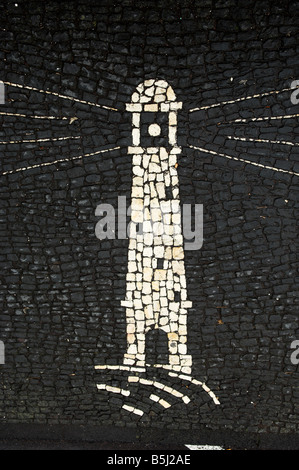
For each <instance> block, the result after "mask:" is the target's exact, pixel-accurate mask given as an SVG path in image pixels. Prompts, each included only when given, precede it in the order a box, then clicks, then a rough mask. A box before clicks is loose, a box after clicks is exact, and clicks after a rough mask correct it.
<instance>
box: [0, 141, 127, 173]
mask: <svg viewBox="0 0 299 470" xmlns="http://www.w3.org/2000/svg"><path fill="white" fill-rule="evenodd" d="M118 149H120V147H113V148H110V149H103V150H98V151H97V152H93V153H86V154H83V155H77V156H76V157H71V158H61V159H59V160H54V161H53V162H45V163H38V164H37V165H31V166H26V167H23V168H17V169H15V170H9V171H4V172H3V173H1V174H0V176H3V175H9V174H12V173H18V172H20V171H26V170H31V169H33V168H40V167H43V166H50V165H55V164H56V163H62V162H70V161H72V160H79V159H80V158H85V157H92V156H93V155H98V154H100V153H105V152H112V151H113V150H118Z"/></svg>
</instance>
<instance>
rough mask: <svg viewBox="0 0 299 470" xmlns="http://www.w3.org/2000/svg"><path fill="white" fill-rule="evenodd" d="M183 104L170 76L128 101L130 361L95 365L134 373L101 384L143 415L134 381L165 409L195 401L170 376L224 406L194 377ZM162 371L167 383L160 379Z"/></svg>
mask: <svg viewBox="0 0 299 470" xmlns="http://www.w3.org/2000/svg"><path fill="white" fill-rule="evenodd" d="M181 108H182V102H180V101H177V99H176V95H175V93H174V90H173V88H172V87H171V86H170V85H169V84H168V83H167V82H166V81H165V80H154V79H150V80H145V81H144V82H143V83H141V84H139V85H138V86H137V88H136V90H135V91H134V92H133V94H132V97H131V102H130V103H127V104H126V110H127V111H128V112H129V113H131V117H132V145H131V146H130V147H128V153H129V154H130V155H132V188H131V206H130V219H131V220H130V224H129V229H128V239H129V242H128V265H127V273H126V290H125V298H124V299H123V300H122V301H121V306H122V307H124V308H125V316H126V339H127V347H126V351H125V352H124V356H123V362H122V364H115V365H111V364H109V365H105V364H98V365H96V366H95V369H96V370H97V371H98V372H101V371H102V372H106V373H107V372H108V370H110V371H113V373H114V374H115V373H120V376H119V381H120V382H122V383H123V380H124V375H123V374H128V375H127V387H125V388H121V387H117V386H111V385H110V384H109V383H107V382H106V381H105V382H101V383H97V388H98V390H99V391H105V392H109V393H117V394H120V395H122V396H123V397H129V396H131V400H132V401H131V403H128V402H126V403H125V404H123V406H122V408H123V409H124V410H126V411H127V412H131V413H133V414H135V415H139V416H142V415H143V414H144V411H143V410H142V403H141V401H140V399H139V397H138V395H137V398H136V396H135V397H134V401H133V396H132V394H131V392H132V390H131V387H132V386H133V385H135V386H136V385H140V386H143V387H144V386H150V387H152V388H154V389H156V390H155V393H151V394H150V396H149V397H148V398H149V399H150V400H151V401H152V402H153V404H155V405H156V406H158V407H159V408H160V409H161V410H163V409H164V410H165V409H167V408H170V407H171V406H172V403H171V402H169V401H167V400H165V399H164V398H163V396H162V397H161V396H160V394H161V393H162V395H163V394H164V395H165V394H168V395H169V396H171V398H172V400H179V401H182V402H183V403H184V404H185V405H187V404H188V403H189V402H190V401H191V399H190V397H189V396H187V395H185V394H183V393H182V392H180V391H179V390H177V388H175V387H172V386H170V385H169V382H170V380H181V382H185V383H186V382H187V383H188V384H189V385H188V386H186V385H185V387H186V388H187V389H188V390H189V386H190V385H191V384H193V385H194V386H196V388H197V387H198V386H199V387H200V388H201V389H202V390H203V391H204V392H205V393H207V394H208V395H209V396H210V398H211V399H212V400H213V402H214V404H216V405H219V404H220V402H219V400H218V398H217V397H216V395H215V394H214V392H213V391H212V390H210V388H209V387H208V386H207V385H206V384H205V383H203V382H201V381H199V380H197V379H196V378H194V377H192V375H191V372H192V355H191V354H190V352H189V351H188V332H187V323H188V322H187V319H188V310H189V309H190V308H191V307H192V302H191V301H190V300H189V299H188V292H187V282H186V273H185V261H184V257H185V254H184V240H183V233H182V214H181V204H180V192H179V178H178V171H177V167H178V161H177V158H178V155H179V154H180V153H181V148H180V147H179V146H178V143H177V122H178V111H179V110H180V109H181ZM157 331H158V332H159V333H160V334H162V337H163V340H164V343H165V344H166V349H167V355H166V356H167V357H166V358H165V355H164V357H163V361H161V362H159V355H158V354H156V355H154V358H156V359H158V360H157V361H156V362H152V361H151V360H149V356H150V355H149V354H148V346H149V344H150V343H151V341H152V340H153V337H151V336H150V335H151V333H153V332H157ZM151 346H152V345H151ZM150 357H151V358H152V357H153V356H150ZM153 371H154V372H153ZM155 371H156V372H155ZM159 371H160V373H161V374H162V376H161V377H162V379H163V380H162V381H161V380H157V379H156V378H155V377H156V375H157V373H158V372H159ZM153 374H154V378H153ZM115 379H116V377H115V375H113V380H114V381H115ZM165 379H166V381H165ZM157 390H158V392H157ZM197 393H198V392H197ZM190 394H191V395H192V389H190V390H189V395H190Z"/></svg>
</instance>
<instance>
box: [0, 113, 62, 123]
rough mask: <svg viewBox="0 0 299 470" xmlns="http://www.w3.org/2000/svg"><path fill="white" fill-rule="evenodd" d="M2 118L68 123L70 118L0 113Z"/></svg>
mask: <svg viewBox="0 0 299 470" xmlns="http://www.w3.org/2000/svg"><path fill="white" fill-rule="evenodd" d="M0 115H1V116H17V117H22V118H28V119H57V120H60V121H68V120H69V118H68V117H65V116H63V117H58V116H37V115H36V116H35V115H33V114H31V115H27V114H20V113H5V112H0Z"/></svg>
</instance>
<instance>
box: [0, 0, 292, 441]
mask: <svg viewBox="0 0 299 470" xmlns="http://www.w3.org/2000/svg"><path fill="white" fill-rule="evenodd" d="M296 12H298V4H297V3H296V2H282V3H281V4H279V5H277V4H275V2H270V1H265V0H260V1H257V0H247V1H246V2H243V1H238V2H237V1H235V0H221V1H216V2H214V1H212V0H211V1H205V2H203V1H201V0H198V1H196V2H189V1H187V0H186V1H182V2H176V1H175V2H172V1H170V2H165V1H164V0H159V1H157V2H153V5H150V2H143V1H140V2H135V1H133V0H125V1H123V2H109V1H106V0H103V1H101V2H98V1H95V0H89V1H85V2H81V1H78V2H56V1H55V2H49V3H44V2H31V1H29V2H25V1H23V0H22V1H19V2H17V3H15V2H10V1H6V2H2V3H1V5H0V38H1V47H0V61H1V67H0V81H1V86H0V121H1V128H0V165H1V168H0V181H1V186H0V188H1V208H0V218H1V252H0V262H1V284H0V299H1V313H0V344H1V347H2V349H1V352H2V351H3V352H2V356H1V357H2V358H3V360H1V361H0V374H1V375H0V377H1V388H0V390H1V391H0V402H1V405H0V420H1V423H41V424H42V423H47V424H69V423H71V424H86V423H87V424H91V425H113V426H122V427H126V426H127V427H131V426H134V427H148V428H153V429H156V428H157V429H158V428H161V429H165V428H167V429H186V430H194V429H211V430H219V429H225V430H234V431H241V432H243V431H248V432H272V433H294V432H298V425H299V421H298V417H297V414H298V413H297V412H298V405H299V401H298V400H299V395H298V392H297V390H298V368H297V366H296V364H294V363H292V361H291V360H290V356H291V353H292V349H291V344H292V342H293V341H294V340H298V339H299V337H298V336H299V333H298V294H297V293H298V266H299V264H298V254H297V253H298V243H297V238H298V229H297V222H296V221H297V218H298V177H299V163H298V146H299V141H298V117H299V107H298V106H299V105H298V100H297V88H296V87H297V79H298V78H299V77H297V76H296V73H297V71H298V43H297V35H298V20H297V18H296V14H297V13H296ZM120 196H126V198H127V199H126V200H127V201H128V204H131V212H130V214H128V216H127V222H128V223H129V222H130V221H131V222H134V223H135V224H142V226H143V232H142V233H140V234H136V233H135V232H134V233H133V232H129V233H128V236H127V237H126V238H122V237H118V230H120V227H119V226H118V225H117V224H116V225H115V228H114V231H113V234H114V236H113V237H110V238H106V239H99V237H97V236H96V231H95V228H96V226H97V223H98V222H99V214H98V215H97V211H96V209H97V207H98V206H99V204H109V205H111V206H112V207H114V208H115V215H116V218H117V217H120V215H121V214H120V209H119V207H118V200H119V197H120ZM129 201H130V202H129ZM184 204H190V205H191V206H192V207H195V205H196V204H197V205H202V207H203V240H202V244H201V246H200V248H199V249H196V250H192V249H191V250H190V249H189V250H186V249H185V247H186V240H185V239H184V233H183V230H182V228H183V227H182V218H181V207H182V205H184ZM150 221H151V222H152V225H151V228H153V227H155V229H156V230H155V233H154V234H153V233H152V232H151V231H150V230H149V229H147V227H149V225H150V224H149V222H150ZM162 222H163V228H164V229H165V227H166V228H167V233H165V232H161V231H159V230H160V227H161V223H162ZM131 227H132V230H133V226H132V225H131ZM4 352H5V354H4ZM186 405H187V406H186Z"/></svg>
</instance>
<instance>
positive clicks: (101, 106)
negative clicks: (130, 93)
mask: <svg viewBox="0 0 299 470" xmlns="http://www.w3.org/2000/svg"><path fill="white" fill-rule="evenodd" d="M3 83H4V84H5V85H9V86H12V87H16V88H24V89H26V90H31V91H37V92H39V93H45V94H47V95H52V96H57V97H58V98H62V99H64V100H70V101H75V102H76V103H81V104H88V105H89V106H95V107H97V108H103V109H108V110H110V111H119V110H118V109H116V108H112V107H111V106H106V105H101V104H97V103H92V102H90V101H84V100H79V99H78V98H74V97H73V96H68V95H62V94H60V93H56V92H54V91H48V90H40V89H38V88H34V87H31V86H28V85H21V84H19V83H11V82H3Z"/></svg>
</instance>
